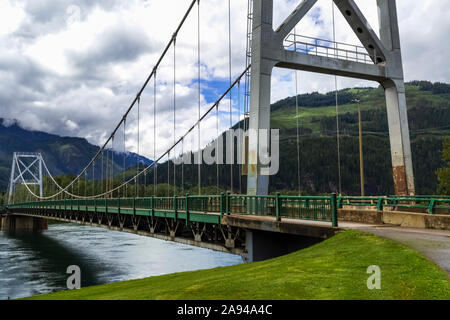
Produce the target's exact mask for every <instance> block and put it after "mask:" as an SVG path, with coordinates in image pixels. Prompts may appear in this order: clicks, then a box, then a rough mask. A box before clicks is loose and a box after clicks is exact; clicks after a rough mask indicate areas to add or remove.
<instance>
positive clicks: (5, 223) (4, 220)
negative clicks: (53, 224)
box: [0, 215, 48, 231]
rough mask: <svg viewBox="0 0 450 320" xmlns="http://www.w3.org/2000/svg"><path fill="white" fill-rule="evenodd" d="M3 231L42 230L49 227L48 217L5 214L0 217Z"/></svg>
mask: <svg viewBox="0 0 450 320" xmlns="http://www.w3.org/2000/svg"><path fill="white" fill-rule="evenodd" d="M0 221H1V223H0V226H1V228H0V229H1V230H3V231H42V230H47V229H48V221H47V219H42V218H35V217H24V216H17V215H5V216H2V217H1V219H0Z"/></svg>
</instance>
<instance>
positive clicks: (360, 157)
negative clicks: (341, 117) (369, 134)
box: [352, 99, 365, 197]
mask: <svg viewBox="0 0 450 320" xmlns="http://www.w3.org/2000/svg"><path fill="white" fill-rule="evenodd" d="M352 102H355V103H357V104H358V124H359V174H360V178H361V197H364V195H365V193H364V156H363V144H362V124H361V100H358V99H355V100H353V101H352Z"/></svg>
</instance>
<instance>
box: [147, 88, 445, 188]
mask: <svg viewBox="0 0 450 320" xmlns="http://www.w3.org/2000/svg"><path fill="white" fill-rule="evenodd" d="M406 98H407V106H408V120H409V126H410V134H411V148H412V157H413V165H414V174H415V182H416V192H417V193H418V194H433V193H435V192H436V190H437V177H436V171H437V170H438V169H439V168H441V167H442V166H443V165H444V163H443V161H442V154H441V151H442V148H443V140H444V139H445V137H448V136H450V85H448V84H443V83H435V84H433V83H431V82H427V81H414V82H411V83H408V84H406ZM354 99H359V100H360V101H361V109H362V127H363V149H364V168H365V180H366V186H365V189H366V194H368V195H379V194H392V193H393V192H394V188H393V179H392V165H391V155H390V144H389V133H388V122H387V112H386V104H385V96H384V91H383V89H382V88H353V89H344V90H341V91H339V92H338V103H339V129H340V144H341V175H342V191H343V193H345V194H351V195H357V194H359V192H360V185H359V183H360V176H359V144H358V114H357V105H355V104H354V103H353V102H352V100H354ZM298 101H299V104H300V107H299V118H298V122H299V129H298V131H297V112H296V106H295V97H289V98H286V99H284V100H282V101H279V102H277V103H275V104H273V105H272V115H271V126H272V128H277V129H280V139H281V143H280V170H279V173H278V174H277V175H276V176H273V177H270V188H271V190H270V191H271V192H275V191H283V192H289V191H292V192H297V190H298V179H297V168H298V164H297V163H298V157H297V132H298V133H299V135H298V139H299V145H300V184H301V190H302V193H305V194H320V193H329V192H337V191H338V185H339V182H338V181H339V179H338V158H337V134H336V116H335V114H336V111H335V110H336V107H335V94H334V92H330V93H327V94H320V93H311V94H304V95H299V96H298ZM177 170H178V172H177V176H178V177H180V176H181V168H177ZM184 170H185V173H184V176H185V179H184V180H185V181H184V184H185V190H186V189H190V188H192V191H195V186H196V184H197V180H196V178H197V175H196V170H197V168H196V166H185V167H184ZM202 171H203V175H202V177H203V178H202V180H203V181H202V185H203V186H205V185H206V186H216V184H217V178H216V167H215V166H203V167H202ZM238 172H239V168H238V166H235V168H234V174H235V175H234V182H235V184H234V187H235V189H234V190H235V191H236V190H238V189H239V176H238ZM158 177H159V181H160V182H161V183H163V182H164V181H167V166H166V165H164V164H163V165H162V166H161V167H160V168H159V169H158ZM151 179H152V177H151V178H150V180H149V181H152V180H151ZM219 180H220V181H219V186H220V187H221V188H222V189H228V190H229V189H230V187H229V186H230V180H231V179H230V169H229V166H221V168H220V169H219ZM170 181H171V180H170ZM172 183H173V181H172ZM241 186H242V188H243V190H245V187H246V179H245V177H243V178H242V182H241ZM179 187H181V185H179Z"/></svg>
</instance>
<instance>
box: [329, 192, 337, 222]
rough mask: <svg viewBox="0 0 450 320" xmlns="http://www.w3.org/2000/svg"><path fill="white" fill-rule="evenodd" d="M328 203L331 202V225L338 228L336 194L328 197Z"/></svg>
mask: <svg viewBox="0 0 450 320" xmlns="http://www.w3.org/2000/svg"><path fill="white" fill-rule="evenodd" d="M330 202H331V223H332V225H333V227H337V226H338V208H337V201H336V193H332V194H331V196H330Z"/></svg>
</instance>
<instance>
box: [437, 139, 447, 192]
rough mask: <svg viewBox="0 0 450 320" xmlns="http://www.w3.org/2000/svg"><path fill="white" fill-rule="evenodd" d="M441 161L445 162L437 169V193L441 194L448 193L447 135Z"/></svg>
mask: <svg viewBox="0 0 450 320" xmlns="http://www.w3.org/2000/svg"><path fill="white" fill-rule="evenodd" d="M442 161H443V162H445V166H444V167H443V168H441V169H439V170H438V171H437V176H438V180H439V188H438V193H439V194H442V195H450V137H447V138H446V139H445V140H444V149H443V150H442Z"/></svg>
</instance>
